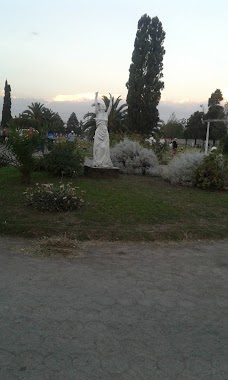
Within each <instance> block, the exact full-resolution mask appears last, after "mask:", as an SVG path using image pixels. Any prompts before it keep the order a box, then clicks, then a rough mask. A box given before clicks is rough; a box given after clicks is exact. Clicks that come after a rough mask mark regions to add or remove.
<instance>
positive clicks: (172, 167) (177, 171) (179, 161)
mask: <svg viewBox="0 0 228 380" xmlns="http://www.w3.org/2000/svg"><path fill="white" fill-rule="evenodd" d="M203 158H204V154H203V153H183V154H181V155H179V156H176V157H175V158H173V159H172V161H170V163H169V164H168V165H167V166H166V167H165V168H164V170H163V174H162V177H163V178H164V179H166V180H168V181H170V182H171V183H172V184H179V185H183V186H193V174H194V172H195V169H196V168H197V167H198V166H199V165H200V164H201V162H202V160H203Z"/></svg>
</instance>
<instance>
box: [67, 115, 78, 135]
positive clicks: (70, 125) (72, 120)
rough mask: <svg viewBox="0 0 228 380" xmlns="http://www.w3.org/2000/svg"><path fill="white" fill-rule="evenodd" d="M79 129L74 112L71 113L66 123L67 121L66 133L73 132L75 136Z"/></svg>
mask: <svg viewBox="0 0 228 380" xmlns="http://www.w3.org/2000/svg"><path fill="white" fill-rule="evenodd" d="M78 129H79V121H78V118H77V116H76V114H75V112H72V114H71V115H70V117H69V119H68V121H67V132H70V131H74V132H75V133H76V134H77V133H78Z"/></svg>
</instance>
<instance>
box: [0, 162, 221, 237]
mask: <svg viewBox="0 0 228 380" xmlns="http://www.w3.org/2000/svg"><path fill="white" fill-rule="evenodd" d="M69 181H70V182H72V183H73V184H75V186H79V187H80V189H82V190H85V191H86V195H85V202H86V205H85V207H84V208H82V209H80V210H79V211H74V212H66V213H48V212H40V211H36V210H32V209H29V208H27V207H26V206H25V205H24V195H23V191H24V190H25V188H26V187H25V186H24V185H21V184H20V183H19V174H18V172H17V171H16V170H14V169H13V168H1V169H0V234H1V235H3V234H7V235H15V236H16V235H17V236H25V237H42V236H53V235H55V236H60V235H66V236H68V237H70V238H75V239H79V240H89V239H99V240H125V241H139V240H142V241H143V240H145V241H155V240H157V241H159V240H160V241H169V240H191V239H209V238H210V239H221V238H227V237H228V192H225V191H224V192H205V191H202V190H198V189H191V188H184V187H177V186H176V187H175V186H171V185H170V184H169V183H166V182H164V181H162V180H160V179H157V178H149V177H142V176H141V177H140V176H126V175H123V176H120V178H119V179H111V180H110V179H109V180H107V179H106V180H95V179H88V178H85V177H81V178H79V179H73V180H71V179H70V180H69ZM36 182H40V183H47V182H51V183H53V182H59V179H53V178H52V177H48V175H47V173H45V172H35V173H33V183H36Z"/></svg>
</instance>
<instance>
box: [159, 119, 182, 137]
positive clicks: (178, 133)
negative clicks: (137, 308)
mask: <svg viewBox="0 0 228 380" xmlns="http://www.w3.org/2000/svg"><path fill="white" fill-rule="evenodd" d="M161 134H162V135H164V136H165V137H168V138H171V139H173V138H175V137H176V138H179V139H181V138H183V137H184V126H183V123H182V121H181V120H178V119H177V117H176V115H175V113H172V115H171V116H170V118H169V120H168V121H167V123H166V124H163V125H162V127H161Z"/></svg>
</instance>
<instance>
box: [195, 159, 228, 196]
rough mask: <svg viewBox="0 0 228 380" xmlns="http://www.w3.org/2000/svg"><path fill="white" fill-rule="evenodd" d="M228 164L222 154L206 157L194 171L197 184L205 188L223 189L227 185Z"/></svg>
mask: <svg viewBox="0 0 228 380" xmlns="http://www.w3.org/2000/svg"><path fill="white" fill-rule="evenodd" d="M227 176H228V164H227V162H226V160H225V159H224V157H223V156H222V155H221V154H217V153H211V154H210V155H209V156H207V157H205V158H204V160H203V162H202V163H201V165H200V166H199V167H198V168H197V169H196V171H195V173H194V184H195V186H197V187H199V188H201V189H205V190H222V189H223V188H224V187H225V185H226V180H227Z"/></svg>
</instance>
